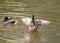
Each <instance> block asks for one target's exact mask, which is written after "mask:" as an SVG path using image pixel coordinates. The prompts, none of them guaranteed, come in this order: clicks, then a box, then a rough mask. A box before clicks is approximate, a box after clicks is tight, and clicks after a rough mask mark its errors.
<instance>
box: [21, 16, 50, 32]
mask: <svg viewBox="0 0 60 43" xmlns="http://www.w3.org/2000/svg"><path fill="white" fill-rule="evenodd" d="M21 20H22V22H23V24H25V25H28V26H29V30H30V31H37V30H38V28H39V27H42V26H46V25H49V24H50V21H47V20H43V19H40V20H39V19H37V20H35V17H34V15H32V17H31V18H29V17H23V18H21Z"/></svg>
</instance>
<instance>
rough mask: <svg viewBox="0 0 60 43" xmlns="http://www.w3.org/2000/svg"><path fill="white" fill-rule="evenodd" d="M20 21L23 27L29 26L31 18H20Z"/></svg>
mask: <svg viewBox="0 0 60 43" xmlns="http://www.w3.org/2000/svg"><path fill="white" fill-rule="evenodd" d="M21 20H22V22H23V23H24V24H25V25H29V23H30V22H31V18H29V17H25V18H21Z"/></svg>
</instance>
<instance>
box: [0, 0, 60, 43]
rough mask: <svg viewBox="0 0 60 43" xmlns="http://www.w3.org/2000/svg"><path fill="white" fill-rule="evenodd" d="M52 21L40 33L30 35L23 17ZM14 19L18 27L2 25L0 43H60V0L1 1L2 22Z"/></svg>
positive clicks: (0, 27) (0, 16)
mask: <svg viewBox="0 0 60 43" xmlns="http://www.w3.org/2000/svg"><path fill="white" fill-rule="evenodd" d="M31 15H34V16H35V19H45V20H49V21H51V24H50V25H49V26H48V27H44V28H40V29H39V32H35V33H29V29H28V26H25V25H24V24H23V23H22V22H21V17H22V16H28V17H31ZM5 16H8V17H13V18H15V19H16V20H17V21H18V23H17V24H16V25H7V26H4V25H2V24H0V43H60V0H0V21H1V20H2V19H3V18H4V17H5Z"/></svg>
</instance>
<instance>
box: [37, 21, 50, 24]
mask: <svg viewBox="0 0 60 43" xmlns="http://www.w3.org/2000/svg"><path fill="white" fill-rule="evenodd" d="M36 22H38V24H41V25H48V24H50V21H47V20H36Z"/></svg>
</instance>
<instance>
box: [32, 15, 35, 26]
mask: <svg viewBox="0 0 60 43" xmlns="http://www.w3.org/2000/svg"><path fill="white" fill-rule="evenodd" d="M32 21H33V23H34V25H35V20H34V15H32Z"/></svg>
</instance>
